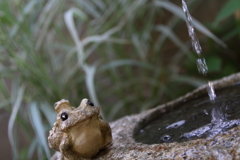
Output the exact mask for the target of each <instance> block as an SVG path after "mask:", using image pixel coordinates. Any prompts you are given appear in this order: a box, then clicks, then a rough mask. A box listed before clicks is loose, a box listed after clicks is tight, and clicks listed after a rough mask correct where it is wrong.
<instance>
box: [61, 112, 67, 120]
mask: <svg viewBox="0 0 240 160" xmlns="http://www.w3.org/2000/svg"><path fill="white" fill-rule="evenodd" d="M61 119H62V121H65V120H67V119H68V114H67V113H66V112H63V113H62V114H61Z"/></svg>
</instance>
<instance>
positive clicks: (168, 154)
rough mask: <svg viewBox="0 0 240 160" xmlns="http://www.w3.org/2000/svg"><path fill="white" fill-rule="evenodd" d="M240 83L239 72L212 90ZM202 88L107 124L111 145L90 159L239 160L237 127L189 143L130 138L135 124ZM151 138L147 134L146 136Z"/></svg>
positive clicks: (239, 127) (186, 98)
mask: <svg viewBox="0 0 240 160" xmlns="http://www.w3.org/2000/svg"><path fill="white" fill-rule="evenodd" d="M236 82H240V73H237V74H234V75H231V76H228V77H225V78H222V79H220V80H217V81H214V82H213V84H214V88H215V89H216V88H223V87H225V86H229V85H232V84H234V83H236ZM206 87H207V85H204V86H202V87H199V88H198V89H196V90H194V91H193V92H191V93H188V94H186V95H185V96H183V97H180V98H178V99H177V100H175V101H172V102H169V103H167V104H164V105H160V106H158V107H156V108H154V109H151V110H148V111H145V112H143V113H140V114H136V115H131V116H126V117H123V118H121V119H119V120H117V121H115V122H112V123H110V126H111V128H112V135H113V145H112V146H111V147H110V148H109V149H108V150H105V151H101V152H100V153H99V154H98V155H97V156H96V157H94V158H93V159H94V160H106V159H107V160H118V159H123V160H130V159H131V160H134V159H136V160H139V159H140V160H145V159H151V160H154V159H156V160H157V159H158V160H159V159H175V160H183V159H217V160H218V159H219V160H220V159H222V160H231V159H240V126H237V127H235V128H233V129H230V130H229V131H227V132H226V133H224V134H219V135H216V136H214V137H209V138H205V139H197V140H191V141H187V142H182V143H177V142H174V143H165V144H152V145H147V144H142V143H137V142H135V141H134V139H133V137H132V135H133V133H134V130H135V129H136V128H138V127H137V126H138V125H139V124H145V123H147V122H148V121H149V120H150V119H152V118H153V117H156V116H159V113H161V112H162V111H163V110H164V109H165V108H168V107H174V106H176V105H177V104H179V103H180V102H182V101H183V100H188V99H191V97H195V96H199V95H201V94H206ZM149 136H151V135H149Z"/></svg>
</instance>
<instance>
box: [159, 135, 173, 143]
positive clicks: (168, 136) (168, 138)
mask: <svg viewBox="0 0 240 160" xmlns="http://www.w3.org/2000/svg"><path fill="white" fill-rule="evenodd" d="M171 139H172V136H170V135H168V134H165V135H163V136H162V137H161V140H162V141H164V142H168V141H170V140H171Z"/></svg>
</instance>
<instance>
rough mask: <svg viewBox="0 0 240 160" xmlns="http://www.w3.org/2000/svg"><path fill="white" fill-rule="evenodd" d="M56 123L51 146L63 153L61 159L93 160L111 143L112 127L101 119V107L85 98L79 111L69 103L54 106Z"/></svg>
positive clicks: (62, 102) (78, 108)
mask: <svg viewBox="0 0 240 160" xmlns="http://www.w3.org/2000/svg"><path fill="white" fill-rule="evenodd" d="M54 106H55V111H56V112H57V121H56V122H55V123H54V127H53V128H52V130H50V132H49V136H48V144H49V147H50V148H52V149H54V150H57V151H59V152H61V153H62V156H61V157H60V159H62V160H80V159H85V158H87V159H88V158H92V157H93V156H95V155H96V154H97V153H98V152H99V150H101V149H105V148H107V147H109V146H111V144H112V133H111V128H110V126H109V125H108V123H106V122H105V121H103V119H102V117H101V116H100V114H99V112H100V108H99V107H96V106H94V105H93V103H92V102H90V101H89V100H88V99H83V100H82V102H81V104H80V106H79V107H77V108H74V107H71V106H70V104H69V102H68V101H67V100H64V99H62V100H61V101H58V102H56V103H55V105H54Z"/></svg>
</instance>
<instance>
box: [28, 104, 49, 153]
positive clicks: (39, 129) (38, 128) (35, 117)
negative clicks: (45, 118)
mask: <svg viewBox="0 0 240 160" xmlns="http://www.w3.org/2000/svg"><path fill="white" fill-rule="evenodd" d="M29 111H30V112H29V113H30V118H31V121H32V126H33V128H34V130H35V133H36V135H37V137H38V139H39V142H40V143H41V145H42V146H43V148H44V151H45V153H46V155H47V157H48V158H50V151H49V147H48V144H47V140H46V137H45V129H44V127H43V122H42V118H41V116H40V111H39V108H38V107H37V104H36V102H32V103H31V104H30V105H29Z"/></svg>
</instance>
